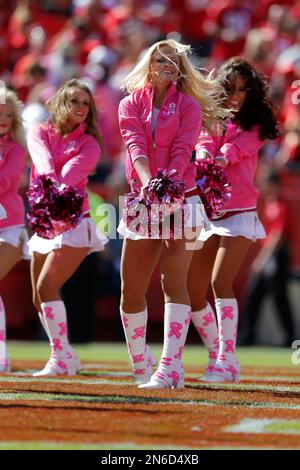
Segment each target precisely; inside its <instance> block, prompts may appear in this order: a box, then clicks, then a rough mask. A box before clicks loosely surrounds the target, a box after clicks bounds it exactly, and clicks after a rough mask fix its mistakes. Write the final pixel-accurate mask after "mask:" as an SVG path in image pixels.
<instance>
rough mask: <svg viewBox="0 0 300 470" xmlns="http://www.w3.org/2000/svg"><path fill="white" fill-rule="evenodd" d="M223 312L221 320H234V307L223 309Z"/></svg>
mask: <svg viewBox="0 0 300 470" xmlns="http://www.w3.org/2000/svg"><path fill="white" fill-rule="evenodd" d="M221 311H222V313H223V315H222V317H221V320H225V319H226V318H229V319H230V320H233V307H223V308H221Z"/></svg>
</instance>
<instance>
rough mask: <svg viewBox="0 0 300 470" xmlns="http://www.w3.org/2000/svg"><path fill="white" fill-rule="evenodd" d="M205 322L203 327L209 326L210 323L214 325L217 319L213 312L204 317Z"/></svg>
mask: <svg viewBox="0 0 300 470" xmlns="http://www.w3.org/2000/svg"><path fill="white" fill-rule="evenodd" d="M203 320H204V323H203V326H207V325H209V324H210V323H214V321H215V318H214V315H213V314H212V312H208V313H207V314H206V315H204V317H203Z"/></svg>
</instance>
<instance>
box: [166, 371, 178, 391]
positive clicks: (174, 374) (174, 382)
mask: <svg viewBox="0 0 300 470" xmlns="http://www.w3.org/2000/svg"><path fill="white" fill-rule="evenodd" d="M167 376H168V377H170V379H173V387H175V385H177V384H178V381H179V374H178V372H176V370H172V374H167Z"/></svg>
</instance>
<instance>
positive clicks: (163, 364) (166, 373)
mask: <svg viewBox="0 0 300 470" xmlns="http://www.w3.org/2000/svg"><path fill="white" fill-rule="evenodd" d="M190 321H191V307H190V305H184V304H175V303H166V304H165V317H164V347H163V352H162V356H161V360H160V363H159V366H158V369H157V371H156V372H155V374H154V376H155V377H157V378H160V379H163V380H166V381H167V382H169V383H172V386H175V385H176V384H177V382H178V380H179V377H180V376H182V375H183V369H182V361H181V357H182V353H183V350H184V346H185V342H186V337H187V333H188V329H189V325H190Z"/></svg>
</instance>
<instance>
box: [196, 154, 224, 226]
mask: <svg viewBox="0 0 300 470" xmlns="http://www.w3.org/2000/svg"><path fill="white" fill-rule="evenodd" d="M196 167H197V177H196V184H197V187H198V190H199V195H200V198H201V201H202V203H203V204H204V207H205V211H206V214H207V217H208V218H209V219H212V218H213V216H214V215H215V214H217V213H218V212H219V211H220V210H221V209H222V208H223V206H224V204H225V202H226V201H227V200H228V199H229V198H230V196H231V194H230V191H231V186H230V182H229V181H228V178H227V175H226V171H225V169H224V166H223V165H222V164H221V163H220V162H218V161H217V160H213V159H212V158H210V159H207V160H198V161H197V162H196Z"/></svg>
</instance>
